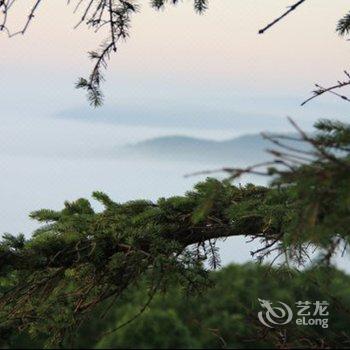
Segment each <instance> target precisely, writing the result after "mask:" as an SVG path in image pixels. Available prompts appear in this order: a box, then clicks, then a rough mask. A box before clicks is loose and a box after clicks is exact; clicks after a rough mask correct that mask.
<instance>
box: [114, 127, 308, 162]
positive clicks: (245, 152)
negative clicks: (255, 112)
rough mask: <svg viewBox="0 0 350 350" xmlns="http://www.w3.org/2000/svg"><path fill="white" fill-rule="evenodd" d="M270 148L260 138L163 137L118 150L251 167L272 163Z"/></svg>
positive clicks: (138, 154)
mask: <svg viewBox="0 0 350 350" xmlns="http://www.w3.org/2000/svg"><path fill="white" fill-rule="evenodd" d="M298 146H299V148H300V145H298ZM303 147H304V148H305V146H303ZM271 148H276V147H275V146H274V145H273V144H272V143H271V142H269V141H268V140H266V139H264V138H263V137H262V136H261V135H260V134H252V135H244V136H239V137H237V138H234V139H230V140H225V141H214V140H206V139H200V138H193V137H187V136H164V137H158V138H154V139H150V140H146V141H142V142H139V143H136V144H134V145H127V146H125V147H123V148H122V149H119V153H120V154H123V155H125V156H128V157H141V158H153V159H167V160H191V161H200V162H201V161H205V162H219V163H222V162H232V161H235V162H239V163H250V162H257V161H258V162H260V161H265V160H268V159H271V155H269V154H268V153H267V152H266V149H271Z"/></svg>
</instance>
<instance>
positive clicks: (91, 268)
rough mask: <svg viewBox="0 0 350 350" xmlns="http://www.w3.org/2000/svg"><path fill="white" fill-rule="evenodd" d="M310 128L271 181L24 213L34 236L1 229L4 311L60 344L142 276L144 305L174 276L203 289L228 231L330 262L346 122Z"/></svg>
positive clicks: (341, 204)
mask: <svg viewBox="0 0 350 350" xmlns="http://www.w3.org/2000/svg"><path fill="white" fill-rule="evenodd" d="M316 127H317V130H318V131H317V132H316V133H315V134H314V135H313V136H309V135H305V134H303V133H302V139H301V140H300V141H304V142H308V143H309V144H310V146H311V149H310V151H300V152H304V153H305V152H306V154H307V156H312V158H309V159H310V160H309V161H307V162H306V161H305V162H303V163H300V162H297V163H295V159H304V158H300V154H302V155H303V156H304V153H300V152H299V153H295V150H294V149H293V151H294V153H293V154H287V153H282V152H277V151H276V152H275V154H276V155H279V156H280V158H279V159H277V160H278V162H277V164H279V165H281V167H274V168H270V169H269V171H268V173H269V174H274V176H275V178H274V182H273V184H272V185H271V186H270V187H261V186H254V185H252V184H248V185H246V186H234V185H232V184H231V182H230V181H229V180H225V181H218V180H215V179H207V180H206V181H205V182H202V183H199V184H197V185H196V186H195V188H194V190H193V191H190V192H188V193H187V194H186V195H185V196H177V197H172V198H168V199H165V198H161V199H159V200H158V201H157V202H156V203H153V202H150V201H145V200H137V201H131V202H127V203H124V204H119V203H115V202H113V201H112V200H111V199H110V198H109V197H108V196H107V195H105V194H103V193H100V192H95V193H94V194H93V196H94V198H95V199H96V200H98V201H99V202H100V203H101V204H102V205H103V206H104V210H102V211H100V212H96V211H94V210H93V208H92V205H91V204H90V202H89V201H88V200H86V199H78V200H77V201H75V202H66V203H65V206H64V208H63V209H62V210H61V211H52V210H46V209H44V210H39V211H36V212H34V213H32V214H31V217H32V218H34V219H37V220H38V221H39V222H41V223H43V226H42V227H40V228H39V229H38V230H37V231H36V232H34V234H33V235H32V238H30V239H28V240H25V239H24V237H23V235H20V236H18V237H15V236H11V235H5V236H4V239H3V241H2V242H1V244H0V273H1V275H0V276H1V280H2V281H4V282H3V283H2V285H3V288H2V291H1V294H0V307H1V311H0V316H1V317H2V318H3V319H5V320H6V323H7V324H12V327H17V328H19V329H24V330H26V331H27V332H28V333H29V334H32V335H40V334H50V335H51V337H50V339H49V340H51V341H52V342H53V343H54V344H57V343H60V342H62V341H63V340H64V339H66V338H67V337H68V335H69V334H70V333H71V332H72V330H73V329H76V327H78V326H79V325H80V324H81V322H82V321H83V320H84V319H85V318H86V316H87V315H88V313H89V312H90V311H91V310H93V309H94V308H95V307H96V306H98V305H99V304H103V303H104V302H106V301H107V300H108V301H110V302H111V303H112V304H113V303H115V302H117V301H118V300H120V298H123V297H124V296H125V295H127V294H128V293H130V290H131V289H132V288H134V287H135V286H137V285H138V283H140V281H146V282H145V283H146V285H147V290H148V298H147V300H146V301H145V305H144V308H146V307H147V306H148V304H149V303H150V302H151V301H152V299H153V298H154V297H155V296H156V294H157V292H158V291H161V290H163V291H164V290H168V289H169V286H172V285H174V284H178V285H181V286H182V288H183V289H184V290H186V291H187V293H188V294H190V295H192V294H195V293H196V292H201V291H203V290H204V289H206V288H207V287H208V286H209V285H211V283H212V281H211V280H210V278H209V277H208V270H207V268H206V266H207V265H205V264H204V262H205V261H207V262H208V263H209V266H211V267H213V268H217V267H218V266H219V265H220V257H219V253H218V249H217V247H216V245H215V244H216V241H217V240H218V239H222V238H225V237H229V236H237V235H243V236H248V237H250V238H251V239H259V240H260V241H261V248H259V249H258V250H257V251H255V252H252V254H253V255H254V256H256V257H257V259H258V260H259V261H262V260H263V259H264V258H265V257H266V256H269V255H271V254H273V255H272V256H273V257H274V259H276V258H277V257H281V256H284V258H285V261H286V262H287V263H289V262H290V261H292V262H297V263H299V264H303V263H304V262H305V261H306V259H308V258H309V255H308V254H309V252H310V248H313V249H316V250H317V251H318V252H319V253H320V255H319V262H320V263H322V264H326V265H330V263H331V258H332V257H333V256H334V254H335V253H337V252H338V251H339V249H342V248H343V247H344V245H345V247H346V246H347V243H348V241H349V236H350V231H349V230H350V215H349V214H350V213H349V211H350V199H349V198H350V171H349V170H350V160H349V157H348V149H349V145H350V131H349V130H350V127H349V126H348V125H345V124H340V123H334V122H331V121H321V122H319V123H318V124H317V125H316ZM278 144H279V145H281V143H278ZM286 147H287V148H288V147H289V146H286ZM288 149H289V150H290V147H289V148H288ZM293 157H294V158H293ZM298 157H299V158H298ZM290 159H292V160H293V161H291V160H290ZM242 297H243V296H242ZM157 317H159V318H161V317H163V316H162V315H160V314H159V315H158V316H157ZM174 322H175V321H174ZM164 326H165V324H164ZM179 327H180V325H179ZM180 328H181V327H180ZM180 328H179V329H180ZM179 331H180V330H179Z"/></svg>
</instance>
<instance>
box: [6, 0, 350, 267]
mask: <svg viewBox="0 0 350 350" xmlns="http://www.w3.org/2000/svg"><path fill="white" fill-rule="evenodd" d="M19 3H22V4H24V3H30V2H28V1H26V2H23V1H22V2H19ZM66 3H67V1H65V0H64V1H63V0H50V1H49V0H47V1H43V6H42V7H41V8H40V10H39V11H38V13H37V15H36V17H35V19H34V21H33V23H32V25H31V27H30V29H29V30H28V32H27V33H26V35H25V36H18V37H15V38H12V39H8V38H7V37H6V35H4V34H3V35H1V36H0V91H1V94H0V140H1V142H0V178H1V181H0V193H1V195H2V202H1V203H0V224H1V227H0V232H6V231H8V232H12V233H16V232H25V233H26V234H27V235H29V233H30V232H31V230H32V229H33V228H35V227H37V224H36V223H33V222H30V221H29V219H28V213H29V212H30V211H32V210H36V209H39V208H54V209H59V208H61V207H62V203H63V201H64V200H67V199H68V200H75V199H76V198H79V197H89V195H90V194H91V192H92V191H94V190H102V191H105V192H106V193H108V194H110V195H111V197H112V198H113V199H115V200H117V201H119V200H120V201H125V200H129V199H136V198H150V199H156V198H157V197H160V196H169V195H174V194H181V193H183V192H185V191H186V190H189V189H190V188H191V186H192V184H193V183H195V182H198V181H199V179H198V178H186V179H184V178H183V175H184V174H186V173H192V172H195V171H198V170H207V169H208V166H207V165H206V164H190V163H184V164H179V163H176V162H175V163H174V162H171V161H169V162H168V163H166V164H163V163H160V162H154V163H149V162H147V161H146V160H145V162H142V163H138V162H121V161H120V160H118V159H108V160H104V159H90V158H89V159H85V158H84V157H85V156H87V155H89V154H91V153H92V151H93V150H96V149H101V148H102V149H103V148H105V149H109V150H110V149H113V147H115V146H116V145H118V144H119V145H120V144H123V143H128V142H134V141H137V140H141V139H145V138H149V137H154V136H159V135H169V134H182V135H184V134H186V135H192V136H196V137H207V138H216V139H223V138H228V137H232V136H236V135H239V134H245V133H256V132H259V131H262V130H268V131H287V130H290V127H289V126H288V124H287V122H286V117H287V116H291V117H293V118H294V119H295V120H296V121H297V122H298V123H299V124H300V125H301V126H303V127H304V128H306V129H310V128H311V126H312V124H313V122H314V121H315V120H317V119H318V118H321V117H327V118H338V119H342V120H347V107H348V105H347V104H346V102H344V101H340V100H338V99H336V98H335V97H334V96H325V97H323V98H322V99H318V100H316V101H314V102H313V103H311V104H309V105H307V106H306V107H304V108H301V107H300V103H301V102H302V101H303V99H305V98H306V97H308V96H309V94H310V91H311V90H312V89H313V84H314V83H321V84H324V85H328V84H333V83H334V82H335V81H336V80H337V79H342V78H343V73H342V72H343V70H344V69H349V58H350V57H349V53H350V42H349V41H346V40H345V39H342V38H339V37H338V36H337V34H336V33H335V26H336V23H337V20H338V19H339V18H340V17H341V16H343V15H344V14H345V13H346V12H347V11H348V10H349V8H350V6H349V1H348V0H332V1H330V0H309V1H307V2H306V3H305V4H304V5H303V6H301V7H300V8H299V9H298V11H296V12H295V13H294V14H292V15H290V16H289V17H288V18H287V19H286V20H285V21H283V22H281V23H279V24H278V25H277V26H276V27H275V28H273V29H272V30H270V31H269V32H267V33H266V34H265V35H263V36H261V35H258V34H257V32H258V30H259V29H260V28H261V27H262V26H264V25H265V24H267V23H269V21H270V20H272V19H273V18H275V17H276V16H278V15H279V14H281V13H282V11H284V10H285V9H286V7H287V6H288V5H290V4H291V3H293V0H210V8H209V10H208V12H207V13H206V14H204V15H202V16H199V15H196V14H195V13H194V12H193V10H192V1H189V0H188V1H187V0H184V1H183V3H182V4H179V5H178V6H177V7H175V8H174V7H169V8H167V9H166V10H165V11H160V12H156V11H155V10H153V9H151V8H150V6H149V1H148V0H144V1H143V0H140V3H141V4H142V8H141V12H140V13H138V14H136V15H135V16H134V20H133V25H132V29H131V37H130V39H129V40H128V41H127V42H126V43H125V44H123V45H122V46H121V47H120V48H119V52H118V54H117V55H115V56H114V57H112V60H111V62H110V64H109V67H108V71H107V72H106V79H107V82H106V83H105V84H104V85H103V89H104V92H105V95H106V99H105V105H104V107H103V108H101V109H97V110H92V109H91V108H90V107H89V106H88V104H87V101H86V99H85V93H84V92H83V91H78V90H76V89H75V88H74V83H75V82H76V80H77V78H78V77H80V76H86V75H87V74H89V70H90V68H91V62H90V61H89V60H88V59H87V55H86V53H87V51H90V50H94V49H96V48H97V47H98V45H99V43H100V42H101V41H102V40H103V39H104V38H105V33H98V34H94V33H93V32H92V31H87V30H86V29H84V27H81V28H79V29H77V30H73V27H74V25H75V24H76V23H77V21H78V20H79V16H78V15H73V14H72V10H73V8H74V1H73V5H71V6H66ZM18 10H19V11H18V14H17V16H16V17H13V18H12V20H13V22H17V24H19V23H21V21H22V22H23V21H24V20H25V16H26V13H25V12H23V11H20V10H21V9H20V8H18ZM21 14H22V16H21ZM13 24H16V23H13ZM67 155H68V156H67ZM170 160H171V159H170ZM229 165H230V166H231V164H229ZM259 180H260V179H259ZM259 180H255V181H259ZM260 181H261V180H260ZM236 241H237V240H236ZM236 241H229V240H228V241H226V242H225V247H224V254H223V256H224V261H225V262H230V261H235V262H242V261H247V260H249V258H250V254H249V250H250V249H249V248H247V247H246V245H245V243H244V240H242V241H239V242H236ZM230 242H231V243H230ZM237 247H238V248H237ZM244 247H245V248H244ZM346 263H347V264H348V260H347V261H346Z"/></svg>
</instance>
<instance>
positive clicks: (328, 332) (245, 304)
mask: <svg viewBox="0 0 350 350" xmlns="http://www.w3.org/2000/svg"><path fill="white" fill-rule="evenodd" d="M210 274H211V278H212V280H213V281H214V282H215V288H211V289H209V290H207V292H206V293H204V294H202V295H197V296H194V295H189V296H187V297H186V296H184V294H183V292H182V289H181V286H179V285H178V284H173V285H172V286H171V288H169V290H168V291H167V293H161V294H158V295H157V296H156V297H155V298H154V299H153V301H152V304H151V306H150V307H149V308H147V309H146V310H145V311H144V313H143V315H142V316H141V317H139V318H137V319H136V320H135V321H134V322H133V323H130V324H128V325H126V326H125V327H123V328H121V329H119V330H118V331H115V332H113V329H115V328H117V327H118V326H119V325H120V324H122V323H123V322H125V321H127V320H129V319H131V318H132V317H133V316H134V315H135V314H137V313H138V312H139V310H140V308H141V307H142V305H143V304H144V302H145V300H146V299H147V295H148V290H147V283H146V282H145V281H142V282H141V283H140V285H139V287H138V288H133V289H131V290H130V292H129V293H128V295H126V296H124V297H123V299H121V300H120V301H119V302H117V303H116V304H115V305H113V306H112V308H110V309H109V312H108V313H107V314H105V312H103V311H104V310H105V306H104V307H100V308H98V309H97V310H95V311H94V312H93V314H92V315H91V317H90V318H89V319H88V320H86V322H84V323H83V324H82V326H81V327H80V328H79V329H78V330H77V331H76V332H75V333H74V336H73V337H71V338H69V339H66V341H65V342H64V343H63V344H62V346H63V347H67V348H68V347H79V348H84V347H87V348H133V347H136V348H175V347H178V348H221V347H227V348H267V347H279V346H280V347H281V346H282V345H283V346H284V347H287V348H299V347H301V348H302V347H307V348H309V347H312V346H313V347H315V348H316V347H320V346H324V347H338V348H339V347H343V348H346V346H347V345H346V344H347V343H346V341H347V339H348V337H349V336H350V334H349V329H348V323H349V320H350V314H349V306H350V297H349V296H350V289H349V286H350V277H349V276H347V275H345V274H343V273H341V272H340V271H337V270H335V269H329V268H313V269H309V270H306V271H304V272H295V271H291V270H288V269H279V270H277V269H271V268H269V267H267V266H259V265H257V264H246V265H243V266H236V265H231V266H228V267H225V268H223V269H222V270H220V271H218V272H211V273H210ZM259 298H260V299H261V298H263V299H268V300H271V301H274V302H278V301H283V302H285V303H287V304H288V305H290V306H291V307H292V309H293V311H294V312H295V311H296V309H295V302H297V301H300V300H301V301H307V300H308V301H317V300H327V301H328V302H329V303H330V306H329V310H328V311H329V328H327V329H325V328H321V327H319V326H297V325H295V324H294V323H290V324H288V325H286V326H282V327H278V328H276V329H271V330H270V331H269V332H266V328H264V327H263V326H262V325H261V324H260V323H259V321H258V320H257V313H258V312H259V311H260V310H261V307H260V305H259V302H258V299H259ZM281 333H284V334H285V335H286V339H287V341H286V342H285V343H282V339H281V338H280V334H281ZM47 337H48V335H47V334H42V335H41V338H40V339H39V342H38V340H37V342H36V343H35V342H34V341H33V340H31V339H30V338H29V337H28V335H25V334H23V335H18V334H17V333H16V332H11V331H9V333H8V334H7V338H6V341H5V342H4V343H3V345H6V344H7V345H8V346H11V347H16V346H21V345H22V344H25V345H26V347H34V346H35V345H39V346H42V345H43V344H44V342H45V340H46V339H47Z"/></svg>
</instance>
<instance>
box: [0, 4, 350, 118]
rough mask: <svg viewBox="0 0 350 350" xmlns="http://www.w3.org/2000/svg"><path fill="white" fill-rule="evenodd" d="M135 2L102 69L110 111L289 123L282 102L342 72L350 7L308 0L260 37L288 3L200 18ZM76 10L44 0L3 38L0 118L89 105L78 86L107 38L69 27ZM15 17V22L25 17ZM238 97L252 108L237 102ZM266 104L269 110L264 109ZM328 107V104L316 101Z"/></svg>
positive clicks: (184, 8) (225, 7) (187, 8)
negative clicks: (186, 111) (220, 114)
mask: <svg viewBox="0 0 350 350" xmlns="http://www.w3.org/2000/svg"><path fill="white" fill-rule="evenodd" d="M139 2H140V3H141V11H140V13H138V14H136V15H135V16H134V19H133V26H132V29H131V37H130V39H129V40H128V41H127V43H125V44H123V45H122V46H121V47H120V50H119V53H118V54H117V55H115V56H114V57H112V60H111V62H110V65H109V68H108V71H107V72H106V78H107V83H106V84H105V85H104V90H105V93H106V105H116V106H117V105H118V104H119V105H120V104H122V105H125V104H130V105H131V104H133V103H135V102H136V104H137V103H139V102H140V101H142V105H147V106H152V105H157V104H162V103H164V104H165V106H166V105H167V103H169V101H177V102H179V101H182V102H183V104H184V105H186V103H190V104H191V105H196V106H197V107H198V110H199V111H200V110H201V108H200V107H201V105H208V104H210V106H211V107H213V106H214V107H215V109H220V108H222V109H227V108H232V109H233V110H237V109H239V110H247V111H255V110H258V111H261V108H264V109H268V108H269V105H273V106H274V108H272V109H271V110H265V111H264V112H266V113H271V114H274V113H273V109H274V110H276V112H278V113H281V114H282V113H283V114H284V115H283V117H285V115H287V114H290V113H293V112H294V110H293V109H291V110H288V108H286V110H285V111H283V110H284V108H285V106H286V105H285V104H281V103H279V99H280V98H285V97H290V98H291V99H295V101H296V102H297V101H299V100H300V101H302V99H303V98H304V97H307V96H308V94H309V92H310V91H311V90H312V88H313V83H316V82H320V83H322V84H329V83H333V82H334V81H335V80H336V79H341V78H342V71H343V69H346V68H348V62H349V45H350V43H349V42H348V41H346V40H344V39H341V38H339V37H338V36H337V35H336V34H335V25H336V22H337V20H338V19H339V18H340V17H341V16H342V15H344V14H345V13H346V12H347V11H348V9H349V3H348V1H347V0H333V1H329V0H310V1H308V2H306V3H305V4H304V5H303V6H301V7H300V8H299V9H298V11H296V12H295V13H294V14H292V15H290V16H289V17H288V18H287V19H286V20H285V21H283V22H281V23H280V24H278V25H277V26H276V27H275V28H273V29H272V30H271V31H269V32H267V33H266V34H265V35H263V36H261V35H257V31H258V29H259V28H261V27H262V26H263V25H265V24H266V23H268V22H269V21H270V20H271V19H273V18H274V17H276V16H277V15H279V14H280V13H282V11H284V10H285V8H286V7H287V6H288V5H290V3H291V0H287V1H285V0H211V1H210V8H209V11H208V12H207V13H206V14H205V15H202V16H198V15H196V14H195V13H194V12H193V10H192V1H187V0H185V1H184V2H183V3H182V4H179V5H178V6H176V7H168V8H167V9H166V10H165V11H160V12H156V11H154V10H153V9H151V8H150V6H149V3H148V1H147V0H146V1H142V0H140V1H139ZM73 3H74V2H73ZM73 8H74V6H72V5H70V6H66V1H58V0H51V1H44V4H43V6H42V7H41V8H40V9H39V11H38V13H37V16H36V18H35V20H34V21H33V23H32V25H31V27H30V29H29V31H28V32H27V34H26V35H25V36H24V37H22V36H19V37H16V38H13V39H10V40H9V39H7V38H6V37H5V35H3V36H2V37H0V71H1V80H0V88H1V91H2V93H1V97H0V98H1V106H2V107H0V108H2V109H3V112H6V113H10V112H11V111H12V112H13V113H15V112H16V113H19V114H21V115H23V113H24V112H25V113H27V114H28V113H32V112H33V113H37V112H36V111H37V110H40V111H42V110H44V111H45V112H47V113H49V114H51V113H55V112H59V111H60V110H62V109H63V110H65V109H69V108H76V107H80V106H85V105H86V103H85V99H84V93H83V92H82V91H76V90H75V89H74V82H75V81H76V79H77V77H79V76H86V75H87V74H88V73H89V69H90V67H91V63H90V62H89V60H88V59H87V55H86V52H87V51H89V50H92V49H96V48H97V46H98V45H99V43H100V42H101V40H103V38H104V37H105V33H102V32H101V33H98V34H94V33H93V32H92V31H87V30H85V29H84V28H83V27H80V28H79V29H77V30H73V26H74V25H75V24H76V23H77V21H78V19H79V15H78V14H76V15H74V14H72V10H73ZM20 10H21V8H19V9H18V12H17V13H16V14H17V16H16V17H14V18H13V20H14V22H18V23H20V21H21V20H24V17H23V16H22V17H21V16H20V14H23V12H22V11H20ZM18 23H17V24H18ZM15 24H16V23H13V25H15ZM241 97H244V98H246V99H248V102H244V103H243V104H242V103H240V98H241ZM265 97H266V98H268V99H269V102H268V103H267V102H266V101H265V102H264V103H263V102H262V100H263V99H264V98H265ZM251 98H258V99H259V98H260V102H259V101H255V100H254V99H253V100H249V99H251ZM274 99H275V101H273V100H274ZM328 100H329V101H330V103H332V101H333V100H334V98H333V97H332V98H330V99H327V98H326V99H324V101H322V102H321V103H326V102H328ZM272 101H273V102H272ZM15 103H16V106H15V105H14V104H15ZM254 103H256V108H255V107H254ZM316 103H317V102H316ZM337 103H338V102H337ZM252 104H253V106H252ZM267 104H268V105H267ZM39 105H40V107H39ZM296 107H298V106H296ZM308 108H309V109H308ZM337 108H342V107H341V106H340V107H337ZM313 109H317V107H316V106H315V107H313V106H311V107H306V108H304V111H305V110H306V111H308V110H310V113H313V112H314V110H313ZM321 110H324V109H323V108H321ZM0 113H1V110H0Z"/></svg>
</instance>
